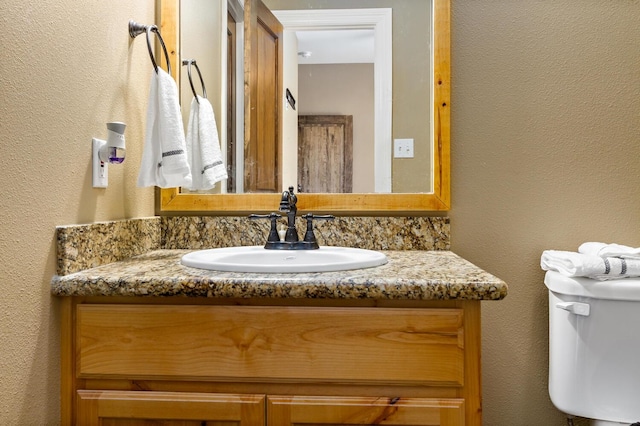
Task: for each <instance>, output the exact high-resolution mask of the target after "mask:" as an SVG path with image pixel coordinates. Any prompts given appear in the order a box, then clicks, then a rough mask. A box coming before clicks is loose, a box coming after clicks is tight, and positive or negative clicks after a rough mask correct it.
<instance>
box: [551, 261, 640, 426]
mask: <svg viewBox="0 0 640 426" xmlns="http://www.w3.org/2000/svg"><path fill="white" fill-rule="evenodd" d="M544 282H545V284H546V286H547V287H548V289H549V395H550V396H551V401H552V402H553V404H554V405H555V406H556V407H557V408H558V409H559V410H560V411H562V412H564V413H566V414H570V415H574V416H580V417H586V418H589V419H593V420H592V423H591V424H592V425H593V426H605V425H606V426H619V425H630V424H632V423H634V422H638V421H640V278H638V279H636V278H627V279H623V280H612V281H596V280H591V279H588V278H569V277H565V276H563V275H561V274H559V273H558V272H553V271H549V272H547V273H546V276H545V279H544Z"/></svg>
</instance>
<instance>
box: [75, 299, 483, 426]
mask: <svg viewBox="0 0 640 426" xmlns="http://www.w3.org/2000/svg"><path fill="white" fill-rule="evenodd" d="M68 299H69V300H68V301H67V302H66V303H64V304H63V306H64V308H63V309H64V310H65V313H64V314H63V334H62V337H63V338H62V344H63V350H62V363H63V364H62V365H63V368H62V375H63V379H62V423H63V424H79V425H85V424H86V425H93V424H96V425H98V424H100V425H118V426H123V425H126V426H130V425H147V424H162V425H171V426H173V425H192V424H193V425H196V424H197V425H215V426H222V425H224V426H227V425H236V426H245V425H251V426H259V425H268V426H272V425H278V426H293V425H310V424H313V425H333V426H336V425H351V424H371V425H376V424H390V425H391V424H392V425H418V426H427V425H429V426H431V425H446V426H459V425H465V424H466V425H473V426H480V425H481V415H480V412H481V411H480V391H479V389H480V386H479V384H480V382H479V380H480V378H479V377H480V374H479V337H480V336H479V323H478V324H470V323H473V322H474V321H479V302H476V303H478V305H474V304H470V302H444V303H437V304H436V303H430V304H428V305H427V306H425V307H415V306H411V307H402V306H394V307H384V308H380V307H359V306H351V307H345V306H237V305H207V304H198V305H185V304H184V303H176V304H170V303H167V301H163V302H161V303H160V302H159V303H153V301H147V302H146V303H136V304H132V303H109V302H110V301H109V300H108V298H106V299H107V300H106V301H103V300H84V299H75V298H68Z"/></svg>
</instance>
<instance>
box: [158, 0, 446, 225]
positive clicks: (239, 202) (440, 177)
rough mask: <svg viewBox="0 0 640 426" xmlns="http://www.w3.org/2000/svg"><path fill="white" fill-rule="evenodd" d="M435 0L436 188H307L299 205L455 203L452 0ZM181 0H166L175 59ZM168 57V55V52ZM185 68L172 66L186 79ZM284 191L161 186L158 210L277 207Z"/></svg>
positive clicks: (343, 208) (353, 208) (391, 208)
mask: <svg viewBox="0 0 640 426" xmlns="http://www.w3.org/2000/svg"><path fill="white" fill-rule="evenodd" d="M432 1H433V10H432V13H433V37H432V38H433V58H432V60H433V86H432V93H433V108H432V112H433V117H431V120H430V121H431V123H432V127H433V138H432V141H433V147H432V150H433V151H432V152H433V154H432V155H433V192H430V193H385V194H376V193H366V194H362V193H349V194H313V193H303V194H302V195H301V196H300V197H299V198H298V209H299V210H302V211H313V212H317V213H338V214H341V215H346V214H378V213H384V214H387V215H388V214H393V213H395V214H407V213H412V214H425V213H428V212H439V211H447V210H449V209H450V208H451V185H450V157H451V155H450V140H451V0H432ZM179 10H180V8H179V0H161V1H160V29H161V33H162V38H163V40H164V42H165V45H166V46H167V49H168V51H169V56H170V58H171V61H172V62H173V64H174V65H175V64H177V63H178V62H177V60H178V58H179V57H180V51H179V46H180V43H179V34H180V33H179ZM163 60H164V58H163ZM180 68H181V67H179V66H177V65H175V66H172V67H171V71H172V74H173V77H174V78H175V79H176V81H180V75H179V73H180ZM280 198H281V194H280V193H269V194H266V193H247V194H200V193H188V194H183V193H180V189H179V188H164V189H161V188H156V196H155V199H156V206H155V210H156V214H157V215H162V216H168V215H233V214H238V215H240V214H242V215H244V214H249V213H261V212H269V211H273V210H274V209H277V207H278V205H279V203H280Z"/></svg>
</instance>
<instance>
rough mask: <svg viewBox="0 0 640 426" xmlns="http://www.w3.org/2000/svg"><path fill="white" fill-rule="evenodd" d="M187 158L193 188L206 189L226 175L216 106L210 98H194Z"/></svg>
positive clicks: (190, 117)
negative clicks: (215, 113)
mask: <svg viewBox="0 0 640 426" xmlns="http://www.w3.org/2000/svg"><path fill="white" fill-rule="evenodd" d="M187 161H188V162H189V166H190V167H191V173H192V184H191V186H188V187H187V188H189V189H191V190H206V189H211V188H213V187H214V186H215V184H216V182H219V181H221V180H223V179H226V178H227V177H228V176H227V169H226V168H225V165H224V161H222V152H221V151H220V139H219V138H218V127H217V125H216V117H215V115H214V113H213V107H212V106H211V103H210V102H209V100H208V99H206V98H203V97H201V96H198V97H197V98H193V100H192V101H191V112H190V113H189V125H188V127H187Z"/></svg>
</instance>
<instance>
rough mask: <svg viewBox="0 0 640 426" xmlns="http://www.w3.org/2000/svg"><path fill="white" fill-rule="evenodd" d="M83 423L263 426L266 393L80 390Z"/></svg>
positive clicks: (85, 425) (80, 420)
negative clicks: (226, 393) (227, 393)
mask: <svg viewBox="0 0 640 426" xmlns="http://www.w3.org/2000/svg"><path fill="white" fill-rule="evenodd" d="M77 410H78V412H77V422H76V424H78V425H83V426H93V425H101V426H147V425H149V426H150V425H154V426H158V425H162V426H203V425H206V426H259V425H264V424H265V423H264V421H265V420H264V413H265V411H264V410H265V401H264V396H263V395H225V394H203V393H187V392H183V393H178V392H134V391H87V390H79V391H78V393H77Z"/></svg>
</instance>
